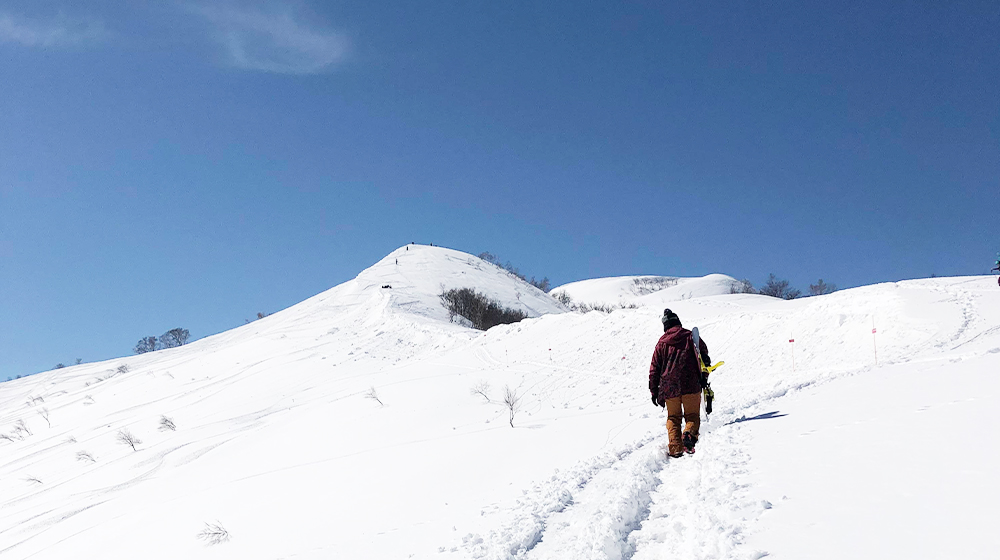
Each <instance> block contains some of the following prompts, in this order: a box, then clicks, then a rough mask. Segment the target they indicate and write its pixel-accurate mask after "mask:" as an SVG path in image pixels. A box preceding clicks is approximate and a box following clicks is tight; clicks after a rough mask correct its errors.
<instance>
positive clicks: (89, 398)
mask: <svg viewBox="0 0 1000 560" xmlns="http://www.w3.org/2000/svg"><path fill="white" fill-rule="evenodd" d="M83 404H85V405H89V404H94V397H92V396H90V395H87V396H85V397H83Z"/></svg>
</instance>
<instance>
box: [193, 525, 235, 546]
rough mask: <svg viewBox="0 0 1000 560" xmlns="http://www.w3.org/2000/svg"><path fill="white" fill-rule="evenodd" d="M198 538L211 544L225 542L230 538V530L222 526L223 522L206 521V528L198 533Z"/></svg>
mask: <svg viewBox="0 0 1000 560" xmlns="http://www.w3.org/2000/svg"><path fill="white" fill-rule="evenodd" d="M198 538H199V539H201V540H203V541H205V542H206V543H208V544H210V545H215V544H220V543H224V542H226V541H228V540H229V531H227V530H226V528H225V527H223V526H222V523H219V522H218V521H216V522H215V523H207V522H206V523H205V528H204V529H202V530H201V532H200V533H198Z"/></svg>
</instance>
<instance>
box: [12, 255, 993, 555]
mask: <svg viewBox="0 0 1000 560" xmlns="http://www.w3.org/2000/svg"><path fill="white" fill-rule="evenodd" d="M719 276H721V275H719ZM706 278H708V279H711V278H712V277H706ZM726 278H728V277H721V278H718V279H717V282H718V283H719V284H720V285H721V284H722V283H724V282H725V281H726V280H725V279H726ZM606 280H607V282H606V283H609V284H611V283H613V282H611V281H615V282H618V283H619V285H620V286H619V287H620V289H622V290H624V289H625V288H624V287H623V286H626V285H627V282H625V281H622V280H621V279H606ZM697 280H704V279H693V280H691V282H693V283H695V284H696V283H697V282H696V281H697ZM590 282H594V283H597V284H600V283H601V282H602V281H590ZM657 282H660V283H664V282H663V281H657ZM655 283H656V282H654V284H655ZM705 283H708V284H710V283H711V281H709V280H706V282H705ZM684 284H685V282H680V281H679V282H678V284H677V285H676V286H668V287H666V288H664V289H662V290H656V291H653V292H651V293H647V294H644V295H642V294H634V295H635V297H636V298H638V299H641V298H654V299H655V297H658V296H659V297H667V296H666V295H664V294H663V293H662V292H664V291H665V290H671V289H674V288H681V287H683V285H684ZM632 285H633V286H637V284H636V283H635V282H634V281H633V282H632ZM452 287H473V288H475V289H477V290H479V291H480V292H483V293H485V294H486V295H488V296H490V297H492V298H495V299H497V300H499V301H501V303H503V304H504V305H507V306H517V307H519V308H521V309H524V310H525V311H526V312H527V313H529V314H530V315H532V317H533V318H529V319H526V320H524V321H522V322H520V323H517V324H512V325H501V326H498V327H495V328H493V329H490V330H489V331H486V332H479V331H474V330H471V329H467V328H464V327H462V326H460V325H457V324H453V323H450V322H449V321H448V316H447V313H446V312H445V311H444V309H443V308H442V307H441V305H440V302H439V300H438V294H440V293H441V291H442V290H443V289H450V288H452ZM654 287H655V286H654ZM629 289H631V288H629ZM605 291H608V290H605ZM691 293H694V292H693V291H692V292H691ZM661 301H662V300H661ZM661 307H662V306H661V305H660V304H659V303H657V304H655V305H653V304H650V305H649V306H641V307H639V308H637V309H624V310H618V311H615V312H613V313H610V314H604V313H586V314H582V313H565V312H563V309H561V308H560V306H559V305H558V304H556V303H555V302H554V300H552V299H551V298H550V297H549V296H547V295H545V294H542V293H541V292H539V291H537V290H536V289H534V288H532V287H531V286H529V285H527V284H525V283H523V282H521V281H519V280H516V279H515V278H513V277H512V276H510V275H509V274H507V273H506V272H504V271H502V270H500V269H499V268H497V267H495V266H492V265H489V264H487V263H485V262H483V261H481V260H479V259H477V258H476V257H473V256H471V255H467V254H464V253H461V252H458V251H452V250H449V249H443V248H438V247H422V246H416V245H410V246H404V247H401V248H400V249H398V250H396V251H394V252H393V253H392V254H390V255H389V256H387V257H386V258H384V259H382V260H381V261H379V262H378V263H376V264H375V265H373V266H372V267H370V268H369V269H367V270H365V271H363V272H362V273H361V274H359V275H358V277H357V278H356V279H354V280H351V281H349V282H346V283H344V284H341V285H340V286H337V287H335V288H332V289H331V290H328V291H326V292H323V293H322V294H319V295H317V296H315V297H313V298H310V299H308V300H306V301H304V302H302V303H300V304H298V305H295V306H292V307H290V308H288V309H286V310H284V311H281V312H278V313H275V314H274V315H271V316H269V317H267V318H264V319H262V320H259V321H256V322H254V323H251V324H248V325H245V326H242V327H240V328H237V329H234V330H232V331H228V332H225V333H221V334H219V335H216V336H213V337H208V338H206V339H203V340H199V341H197V342H195V343H192V344H190V345H187V346H184V347H181V348H175V349H170V350H165V351H160V352H154V353H150V354H145V355H141V356H130V357H127V358H122V359H119V360H111V361H108V362H104V363H97V364H83V365H80V366H74V367H69V368H65V369H61V370H56V371H52V372H47V373H43V374H38V375H34V376H31V377H27V378H23V379H20V380H17V381H13V382H9V383H3V384H0V434H2V435H6V436H8V437H7V438H6V439H0V557H3V558H4V559H5V560H6V559H7V558H11V559H15V560H17V559H27V558H31V559H32V560H39V559H61V558H95V559H96V558H101V559H107V558H135V557H142V558H154V559H155V558H164V559H167V558H171V559H173V558H192V559H201V558H205V559H208V558H217V557H220V556H224V557H231V558H241V559H249V560H254V559H260V560H265V559H266V560H270V559H273V558H295V559H296V560H319V559H326V558H370V559H376V560H381V559H386V560H388V559H396V558H422V559H432V558H433V559H435V560H437V559H448V560H458V559H463V560H464V559H467V558H489V559H503V560H510V559H523V558H535V559H540V560H541V559H544V560H554V559H561V558H567V559H568V558H572V559H574V560H576V559H579V558H593V559H602V560H603V559H615V560H619V559H629V558H631V559H633V560H644V559H647V558H649V559H651V558H660V557H667V556H672V557H687V558H695V559H699V558H720V557H726V558H759V557H761V556H762V555H763V554H764V553H765V552H766V551H767V550H769V546H770V545H768V544H767V543H763V544H760V543H757V544H754V545H753V546H751V545H750V544H748V542H747V541H746V537H747V535H750V534H752V533H753V529H754V527H755V525H754V524H755V523H756V522H757V520H758V519H761V518H762V516H764V515H767V514H766V513H765V512H766V511H768V508H769V507H770V505H762V504H763V503H764V502H763V501H762V500H760V499H754V498H753V496H752V492H751V490H753V488H754V482H755V479H754V478H753V475H752V473H753V472H754V465H753V464H752V463H751V461H752V456H753V454H752V453H750V452H749V451H748V448H747V446H748V445H749V443H748V441H747V438H745V437H743V432H741V429H742V428H741V426H743V425H744V424H743V423H741V422H742V421H743V420H746V419H748V418H755V417H768V416H767V414H768V413H770V412H772V411H774V410H775V404H774V403H775V402H777V401H776V400H775V399H777V398H779V397H781V396H782V395H787V394H795V393H799V392H801V391H802V390H803V389H804V388H806V389H808V388H811V387H816V386H818V385H820V384H821V383H823V382H827V381H838V382H840V381H841V380H842V379H847V378H856V377H859V376H868V375H876V374H878V372H879V371H881V368H879V369H876V368H875V366H874V358H875V356H874V350H875V347H874V344H873V342H877V345H878V346H877V351H878V359H879V363H880V364H882V365H883V366H884V365H885V364H891V365H893V367H897V368H906V367H910V366H912V365H919V366H920V367H921V368H925V369H926V368H931V369H932V370H933V371H931V372H930V373H932V374H934V375H937V376H938V377H940V378H947V377H948V376H950V375H953V374H955V372H956V371H958V368H964V367H965V365H966V364H977V363H981V362H982V363H986V362H983V360H991V359H992V360H993V361H994V362H995V360H996V356H997V355H1000V327H998V326H997V325H1000V291H998V290H997V289H996V286H995V282H994V280H993V279H992V278H989V277H970V278H938V279H931V280H921V281H910V282H900V283H889V284H880V285H875V286H867V287H863V288H856V289H851V290H843V291H840V292H836V293H834V294H831V295H827V296H819V297H812V298H805V299H801V300H794V301H784V300H776V299H774V298H767V297H764V296H756V295H730V294H728V287H727V290H726V293H721V294H714V295H704V296H702V297H689V298H677V299H676V300H671V301H670V307H671V308H672V309H674V310H675V311H676V312H677V313H678V314H679V315H680V317H681V319H682V321H683V322H684V324H685V325H686V326H695V325H697V326H699V327H700V328H701V332H702V335H703V337H704V339H705V340H706V342H707V343H708V345H709V348H710V351H711V354H712V357H713V358H714V359H715V360H720V359H721V360H725V361H726V366H725V367H724V368H722V369H720V370H719V372H717V376H716V378H715V379H714V381H713V387H714V388H715V391H716V395H717V400H716V412H715V413H714V414H713V415H712V416H711V418H710V419H709V421H708V422H706V423H705V424H704V428H703V443H702V444H701V448H700V449H699V452H698V454H697V455H696V456H695V457H689V458H685V459H684V460H682V461H680V462H667V461H664V460H663V456H662V454H661V453H660V452H659V447H660V446H661V445H662V444H663V443H664V437H663V436H664V430H663V421H664V418H663V417H662V412H661V411H660V410H659V409H656V408H653V407H652V406H651V405H650V403H649V397H648V394H647V391H646V388H645V384H646V372H647V368H648V366H649V357H650V354H651V352H652V346H653V344H654V343H655V341H656V339H657V338H658V337H659V335H660V333H661V330H662V329H661V325H660V323H659V320H658V319H659V314H660V311H661V309H660V308H661ZM873 320H874V321H875V324H876V325H877V339H873V335H872V332H871V331H872V322H873ZM790 339H794V340H795V341H796V342H795V343H794V345H793V344H791V343H789V342H788V341H789V340H790ZM793 359H794V367H793ZM990 363H993V362H990ZM955 364H959V365H955ZM119 366H126V367H125V368H124V369H127V371H121V372H119V371H118V368H119ZM934 368H937V369H934ZM948 368H953V369H948ZM962 371H964V369H962ZM505 387H510V388H511V389H513V390H514V391H515V392H516V393H517V395H518V397H519V398H520V406H519V408H518V410H517V411H516V415H515V418H514V420H513V424H514V427H513V428H512V427H511V426H510V424H509V423H508V422H509V420H508V419H509V416H508V413H509V411H508V410H507V409H506V408H505V407H504V406H503V404H502V399H503V392H504V388H505ZM991 394H992V393H989V392H982V393H977V394H976V396H977V397H978V398H981V399H985V398H988V397H989V395H991ZM762 415H763V416H762ZM164 418H166V419H169V420H171V421H172V423H173V425H174V427H175V429H170V428H169V427H165V426H166V425H165V424H164V422H163V420H164ZM839 418H840V417H839V416H838V419H839ZM773 421H774V422H777V421H779V420H773ZM845 421H849V419H848V420H845ZM748 424H750V425H752V424H753V423H748ZM977 425H979V424H978V423H977V422H966V423H965V424H964V429H965V430H974V429H975V427H976V426H977ZM983 425H986V424H983ZM121 430H128V431H129V432H130V433H132V434H133V435H135V436H136V437H137V438H138V439H140V440H141V443H140V444H138V445H137V450H135V451H133V450H132V448H131V447H127V446H125V445H123V444H121V443H120V442H119V441H118V439H117V437H118V434H119V432H120V431H121ZM987 437H988V436H984V441H985V440H986V438H987ZM978 467H979V465H974V466H973V468H972V469H971V470H970V472H973V471H975V472H979V471H977V470H976V468H978ZM907 468H913V465H909V466H908V467H907ZM979 470H980V471H982V472H993V471H992V470H991V469H989V468H983V469H979ZM804 476H805V475H804ZM969 476H971V475H969ZM779 498H780V495H779V496H777V497H769V498H768V499H770V502H773V503H774V504H779ZM779 507H781V506H780V505H775V508H776V509H777V508H779ZM890 513H891V512H890ZM952 515H954V512H952ZM206 523H213V524H214V523H218V524H220V525H221V526H223V527H224V528H225V529H226V530H227V531H228V532H229V536H230V538H229V540H228V541H227V542H222V543H220V544H216V545H206V543H205V542H204V541H202V540H199V538H198V534H199V533H200V532H201V531H202V530H203V529H205V527H206ZM963 542H967V540H963ZM953 544H954V543H952V545H953Z"/></svg>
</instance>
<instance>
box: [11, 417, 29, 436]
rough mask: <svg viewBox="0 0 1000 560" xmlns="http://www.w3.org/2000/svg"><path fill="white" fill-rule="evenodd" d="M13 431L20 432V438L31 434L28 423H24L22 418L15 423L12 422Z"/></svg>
mask: <svg viewBox="0 0 1000 560" xmlns="http://www.w3.org/2000/svg"><path fill="white" fill-rule="evenodd" d="M14 433H15V434H21V439H24V438H25V437H27V436H30V435H32V434H31V430H30V429H29V428H28V425H27V424H25V423H24V420H18V421H17V423H16V424H14Z"/></svg>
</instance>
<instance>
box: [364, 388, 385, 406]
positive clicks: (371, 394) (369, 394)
mask: <svg viewBox="0 0 1000 560" xmlns="http://www.w3.org/2000/svg"><path fill="white" fill-rule="evenodd" d="M365 398H366V399H371V400H373V401H378V404H379V406H385V405H384V404H382V400H381V399H379V398H378V391H376V390H375V386H374V385H372V386H371V388H370V389H368V392H367V393H365Z"/></svg>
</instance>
